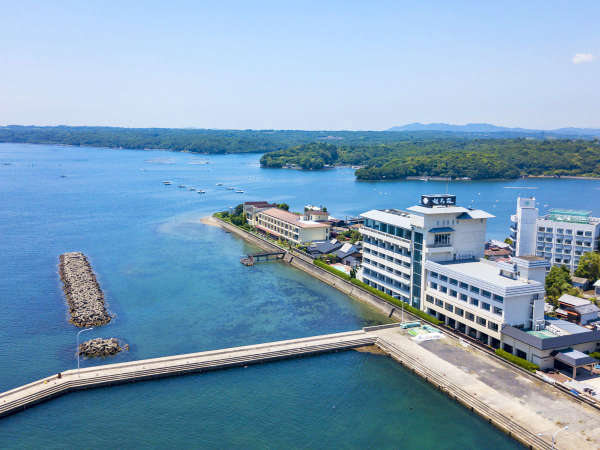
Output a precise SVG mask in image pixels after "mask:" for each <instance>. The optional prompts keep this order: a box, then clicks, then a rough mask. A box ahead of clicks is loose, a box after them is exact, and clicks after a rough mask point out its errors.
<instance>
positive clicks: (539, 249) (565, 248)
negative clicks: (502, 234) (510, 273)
mask: <svg viewBox="0 0 600 450" xmlns="http://www.w3.org/2000/svg"><path fill="white" fill-rule="evenodd" d="M511 221H512V223H511V235H510V237H511V238H512V239H513V241H514V242H515V252H516V255H517V256H521V255H537V256H541V257H542V258H544V259H546V261H548V262H549V263H550V264H551V265H565V266H567V267H568V268H569V269H570V270H571V272H573V271H575V269H576V268H577V266H578V264H579V259H580V258H581V256H582V255H583V254H584V253H587V252H591V251H594V250H597V249H598V245H599V239H600V218H598V217H592V216H591V213H590V211H575V210H567V209H551V210H550V212H549V214H546V215H544V216H540V215H539V211H538V208H536V204H535V198H520V197H519V198H518V200H517V213H516V214H515V215H513V216H511Z"/></svg>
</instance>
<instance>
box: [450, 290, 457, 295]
mask: <svg viewBox="0 0 600 450" xmlns="http://www.w3.org/2000/svg"><path fill="white" fill-rule="evenodd" d="M457 295H458V293H457V292H456V291H455V290H453V289H450V297H456V296H457Z"/></svg>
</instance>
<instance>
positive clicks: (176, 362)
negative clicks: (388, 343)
mask: <svg viewBox="0 0 600 450" xmlns="http://www.w3.org/2000/svg"><path fill="white" fill-rule="evenodd" d="M376 340H377V336H375V335H373V334H371V333H367V332H365V331H363V330H359V331H352V332H346V333H337V334H329V335H323V336H314V337H309V338H303V339H293V340H287V341H278V342H270V343H266V344H258V345H250V346H245V347H235V348H228V349H222V350H214V351H207V352H200V353H190V354H185V355H177V356H168V357H164V358H155V359H146V360H140V361H132V362H127V363H120V364H107V365H102V366H95V367H90V368H86V369H81V370H80V371H78V370H68V371H66V372H63V373H61V374H60V375H58V374H57V375H54V376H51V377H48V378H45V379H42V380H38V381H35V382H33V383H30V384H27V385H24V386H21V387H18V388H15V389H12V390H10V391H6V392H4V393H2V394H0V416H4V415H8V414H14V413H16V412H18V411H21V410H23V409H25V408H28V407H30V406H32V405H34V404H36V403H40V402H43V401H46V400H49V399H51V398H53V397H57V396H59V395H62V394H66V393H68V392H70V391H75V390H81V389H88V388H93V387H99V386H106V385H112V384H119V383H128V382H133V381H140V380H147V379H151V378H159V377H167V376H173V375H182V374H186V373H192V372H205V371H210V370H218V369H225V368H229V367H235V366H245V365H249V364H258V363H263V362H268V361H275V360H279V359H285V358H294V357H299V356H307V355H314V354H320V353H326V352H334V351H340V350H347V349H351V348H354V347H360V346H363V345H372V344H374V343H375V341H376Z"/></svg>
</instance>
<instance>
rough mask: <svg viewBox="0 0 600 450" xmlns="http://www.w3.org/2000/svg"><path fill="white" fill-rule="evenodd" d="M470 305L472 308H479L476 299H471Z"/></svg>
mask: <svg viewBox="0 0 600 450" xmlns="http://www.w3.org/2000/svg"><path fill="white" fill-rule="evenodd" d="M471 305H473V306H479V300H477V299H476V298H473V297H471Z"/></svg>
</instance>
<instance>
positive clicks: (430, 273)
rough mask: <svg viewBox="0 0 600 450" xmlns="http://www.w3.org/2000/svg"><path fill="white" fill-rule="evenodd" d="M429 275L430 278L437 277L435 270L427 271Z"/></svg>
mask: <svg viewBox="0 0 600 450" xmlns="http://www.w3.org/2000/svg"><path fill="white" fill-rule="evenodd" d="M429 275H430V276H431V278H437V277H438V274H437V272H429Z"/></svg>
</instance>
